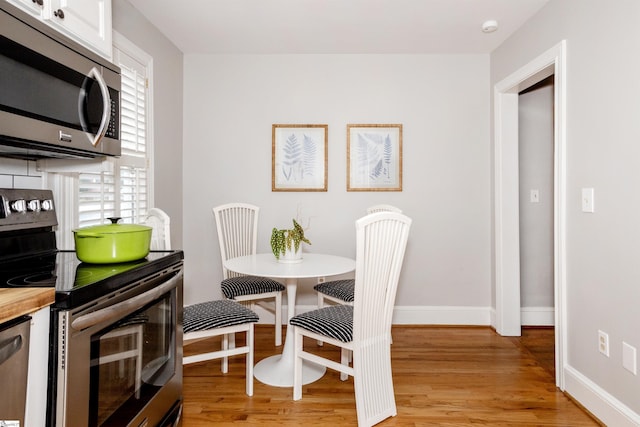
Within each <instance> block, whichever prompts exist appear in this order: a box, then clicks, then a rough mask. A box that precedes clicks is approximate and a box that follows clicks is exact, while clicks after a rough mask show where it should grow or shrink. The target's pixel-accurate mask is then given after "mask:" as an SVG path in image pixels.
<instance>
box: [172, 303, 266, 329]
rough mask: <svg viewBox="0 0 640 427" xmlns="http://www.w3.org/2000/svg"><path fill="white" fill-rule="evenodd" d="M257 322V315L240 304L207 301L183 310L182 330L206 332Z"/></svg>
mask: <svg viewBox="0 0 640 427" xmlns="http://www.w3.org/2000/svg"><path fill="white" fill-rule="evenodd" d="M257 321H258V315H257V314H256V313H254V312H253V311H251V310H249V309H248V308H247V307H245V306H243V305H242V304H240V303H237V302H235V301H229V300H218V301H207V302H203V303H199V304H193V305H189V306H187V307H185V308H184V316H183V330H184V332H194V331H206V330H208V329H215V328H222V327H225V326H233V325H240V324H243V323H255V322H257Z"/></svg>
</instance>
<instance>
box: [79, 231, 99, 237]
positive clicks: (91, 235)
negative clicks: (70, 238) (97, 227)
mask: <svg viewBox="0 0 640 427" xmlns="http://www.w3.org/2000/svg"><path fill="white" fill-rule="evenodd" d="M76 237H77V238H79V239H84V238H87V237H88V238H97V239H101V238H103V237H105V235H104V234H99V233H91V232H90V231H83V232H82V233H76Z"/></svg>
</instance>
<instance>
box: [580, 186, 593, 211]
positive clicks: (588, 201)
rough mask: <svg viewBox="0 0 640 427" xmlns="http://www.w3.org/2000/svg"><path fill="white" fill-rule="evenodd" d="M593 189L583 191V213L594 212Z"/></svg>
mask: <svg viewBox="0 0 640 427" xmlns="http://www.w3.org/2000/svg"><path fill="white" fill-rule="evenodd" d="M593 205H594V200H593V188H583V189H582V212H589V213H593V212H595V210H594V206H593Z"/></svg>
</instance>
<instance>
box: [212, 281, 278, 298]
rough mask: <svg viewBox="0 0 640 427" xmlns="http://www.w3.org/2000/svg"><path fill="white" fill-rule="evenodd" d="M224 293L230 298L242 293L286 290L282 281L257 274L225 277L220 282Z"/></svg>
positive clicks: (251, 293) (250, 293)
mask: <svg viewBox="0 0 640 427" xmlns="http://www.w3.org/2000/svg"><path fill="white" fill-rule="evenodd" d="M220 287H221V288H222V293H223V294H224V296H225V297H227V298H229V299H234V298H235V297H238V296H242V295H255V294H264V293H266V292H275V291H280V292H282V291H284V289H285V287H284V285H283V284H282V283H280V282H276V281H275V280H273V279H267V278H266V277H257V276H239V277H230V278H228V279H224V280H223V281H222V283H220Z"/></svg>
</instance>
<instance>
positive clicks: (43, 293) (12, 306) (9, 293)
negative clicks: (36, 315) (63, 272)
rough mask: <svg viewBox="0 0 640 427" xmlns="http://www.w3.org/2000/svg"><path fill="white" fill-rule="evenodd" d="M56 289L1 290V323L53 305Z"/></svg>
mask: <svg viewBox="0 0 640 427" xmlns="http://www.w3.org/2000/svg"><path fill="white" fill-rule="evenodd" d="M55 294H56V290H55V289H54V288H21V289H0V323H4V322H6V321H8V320H11V319H15V318H16V317H19V316H22V315H23V314H29V313H33V312H35V311H38V310H40V309H41V308H43V307H46V306H48V305H51V304H53V302H54V301H55V298H56V295H55Z"/></svg>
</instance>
